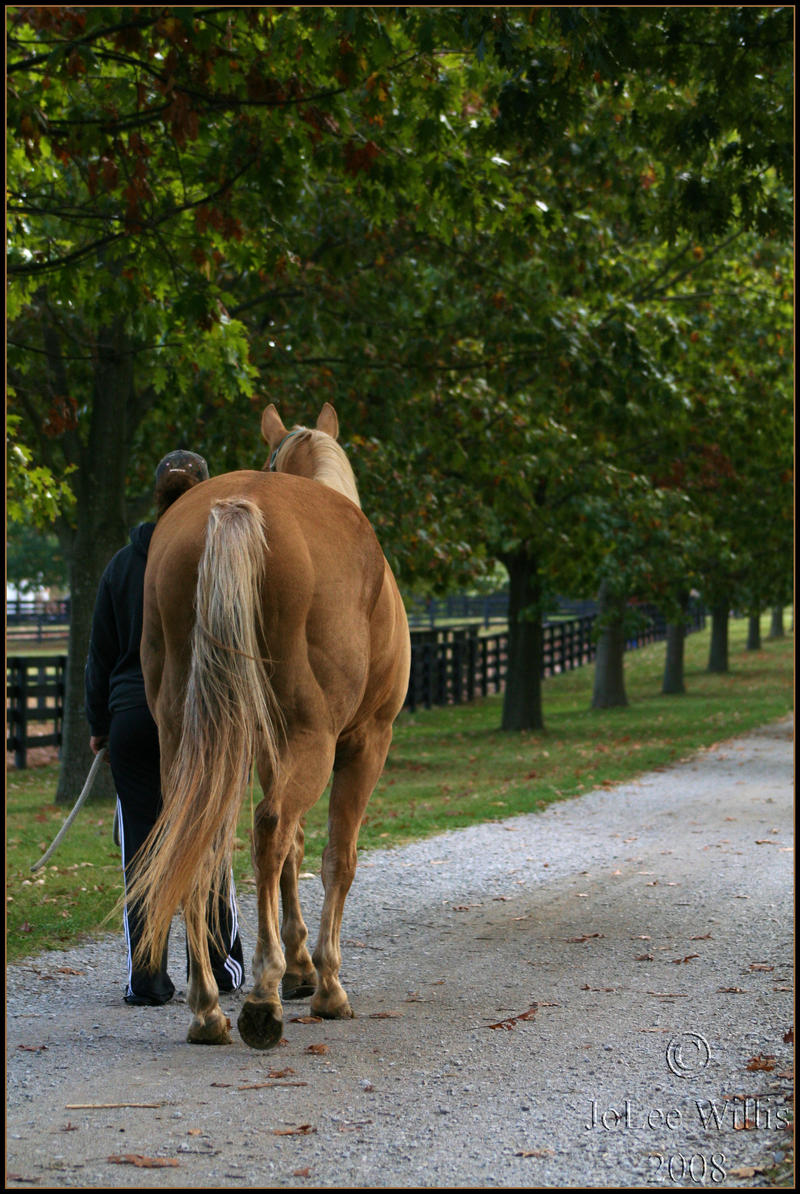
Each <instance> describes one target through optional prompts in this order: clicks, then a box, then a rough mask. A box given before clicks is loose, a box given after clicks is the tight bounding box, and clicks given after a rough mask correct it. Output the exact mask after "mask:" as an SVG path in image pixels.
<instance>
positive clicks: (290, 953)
mask: <svg viewBox="0 0 800 1194" xmlns="http://www.w3.org/2000/svg"><path fill="white" fill-rule="evenodd" d="M331 416H332V417H331ZM326 428H327V430H325V429H326ZM336 430H338V423H337V421H336V414H335V412H334V411H333V408H332V407H329V406H327V404H326V407H325V408H324V410H323V413H322V414H321V415H320V419H319V425H318V428H317V429H315V430H308V429H299V428H297V429H295V433H291V440H289V441H287V442H286V443H285V444H284V446H283V448H281V445H280V443H279V442H278V441H280V440H285V438H286V436H287V435H289V434H290V433H287V432H286V429H285V428H284V427H283V424H282V423H281V421H280V418H279V416H278V415H277V411H275V409H274V407H268V408H267V410H266V411H265V412H264V416H263V420H262V431H263V434H264V435H265V438H267V439H268V442H269V443H270V445H271V446H273V447H277V449H278V450H277V456H276V453H275V452H273V458H274V459H273V464H275V463H276V462H277V470H278V471H274V470H272V471H270V470H262V471H261V472H253V471H242V472H235V473H228V474H225V475H223V476H220V477H214V478H212V479H211V480H209V481H204V482H202V483H201V484H199V485H196V486H195V487H194V488H193V489H191V490H189V491H188V492H187V493H186V494H184V496H183V497H181V498H180V500H179V501H177V502H176V503H175V504H174V506H172V507H171V508H170V509H169V510H168V511H167V512H166V514H164V515H163V516H162V517H161V519H159V521H158V524H157V526H156V529H155V531H154V533H153V538H152V541H151V545H150V551H149V555H148V564H147V573H146V577H145V596H144V629H143V633H142V648H141V654H142V667H143V669H144V675H145V684H146V689H147V699H148V702H149V704H150V707H151V709H152V710H153V713H154V716H155V718H156V721H157V723H158V728H159V739H160V744H161V770H162V789H163V797H164V807H163V811H162V814H161V816H160V818H159V821H158V823H157V825H156V827H155V829H154V830H153V833H152V835H151V837H150V839H149V840H148V843H147V845H146V847H145V853H144V857H143V866H142V871H141V874H140V878H139V880H138V881H137V884H136V886H135V888H133V889H132V890H131V892H130V893H129V897H130V898H133V899H138V900H139V901H140V902H141V905H142V908H143V911H144V919H145V923H146V926H147V928H146V933H145V936H144V939H143V941H142V945H141V952H142V955H143V957H144V958H145V959H146V960H149V961H150V963H151V964H152V963H153V962H154V961H155V960H156V959H158V958H159V957H160V956H161V952H162V950H163V946H164V943H165V941H166V936H167V933H168V930H169V926H170V922H171V919H172V916H173V914H174V913H175V911H176V910H177V909H178V907H180V906H182V907H183V913H184V917H185V920H186V935H187V944H188V948H189V956H190V962H189V966H190V975H189V989H188V1002H189V1007H190V1008H191V1010H192V1013H193V1019H192V1023H191V1026H190V1028H189V1035H188V1039H189V1041H191V1042H197V1043H205V1044H225V1043H227V1042H228V1041H229V1040H230V1033H229V1021H228V1020H227V1017H226V1016H225V1015H224V1014H223V1012H222V1010H221V1009H220V1006H219V998H218V996H219V992H218V989H217V986H216V983H215V981H214V977H213V973H212V971H211V967H210V963H209V954H208V928H207V924H206V908H207V906H208V902H209V897H210V894H211V893H213V892H215V891H219V890H224V888H225V886H226V884H227V883H228V882H229V875H230V865H231V858H232V853H233V845H234V838H235V832H236V822H237V815H238V812H239V808H240V804H241V800H242V797H243V794H244V791H245V789H246V787H247V781H248V775H249V772H250V767H251V764H253V763H255V766H256V769H257V771H258V776H259V779H260V781H261V786H262V789H263V792H264V797H263V799H262V800H261V802H260V803H259V804H258V806H257V808H256V810H255V815H254V827H253V843H252V855H253V866H254V870H255V874H256V881H257V891H258V941H257V945H256V950H255V954H254V957H253V979H254V985H253V988H252V990H251V991H250V992H249V994H248V995H247V997H246V1000H245V1002H244V1005H243V1007H242V1010H241V1012H240V1014H239V1018H238V1028H239V1032H240V1033H241V1035H242V1037H243V1039H244V1040H245V1042H246V1043H247V1044H248V1045H250V1046H252V1047H253V1048H256V1049H268V1048H270V1047H272V1046H273V1045H275V1044H277V1043H278V1041H279V1040H280V1038H281V1031H282V1017H283V1012H282V1007H281V999H280V996H279V993H278V987H279V984H281V981H282V980H283V985H282V992H283V996H284V998H292V997H301V996H305V995H307V994H311V993H312V991H313V994H312V998H311V1011H312V1012H313V1013H314V1014H316V1015H319V1016H324V1017H328V1018H332V1019H336V1018H343V1017H347V1016H351V1015H352V1014H353V1013H352V1011H351V1009H350V1004H349V1002H348V999H347V995H346V993H345V991H344V989H343V987H342V986H341V984H340V982H339V977H338V974H339V966H340V963H341V953H340V946H339V936H340V928H341V921H342V912H343V908H344V901H345V896H346V895H347V892H348V890H349V888H350V884H351V883H352V881H353V876H354V874H355V868H356V843H357V839H358V831H359V828H360V825H361V821H362V818H363V816H364V811H365V809H366V806H367V801H368V800H369V797H370V795H371V794H372V791H373V788H374V787H375V784H376V783H377V781H378V778H379V776H380V774H381V771H382V769H383V766H384V763H385V761H386V755H387V753H388V750H389V744H390V741H391V736H392V724H393V722H394V719H395V717H396V716H397V714H398V712H399V710H400V709H401V707H402V705H403V701H404V699H405V695H406V691H407V685H408V672H409V659H410V644H409V634H408V622H407V619H406V615H405V610H404V608H403V603H402V600H401V598H400V594H399V592H398V589H397V585H396V583H395V580H394V577H393V575H392V573H391V570H390V569H389V566H388V564H387V562H386V560H385V557H384V555H383V552H382V551H381V549H380V546H379V544H378V541H377V539H376V538H375V534H374V532H373V530H372V528H371V527H370V525H369V523H368V521H367V519H366V518H365V516H364V515H363V514H362V513H361V510H360V508H359V504H358V494H357V491H356V488H355V482H354V480H353V479H352V477H353V474H352V470H351V469H350V465H349V463H348V461H347V458H346V456H345V454H344V452H343V451H342V449H341V448H340V447H339V445H338V444H337V443H336V441H335V438H334V437H333V435H332V434H330V433H329V432H335V431H336ZM292 442H293V443H294V447H295V448H296V451H297V460H296V461H295V462H294V464H293V460H291V459H289V452H288V449H289V447H290V445H291V444H292ZM301 447H302V449H303V450H302V452H301V451H300V449H301ZM295 468H296V469H297V470H298V471H299V472H302V474H303V475H293V474H294V472H295ZM320 480H323V483H322V484H320ZM334 485H335V487H334ZM337 489H339V490H342V492H337V491H336V490H337ZM345 493H349V496H345ZM331 772H333V783H332V785H331V792H330V805H329V814H328V844H327V846H326V847H325V851H324V854H323V860H322V882H323V886H324V900H323V906H322V913H321V918H320V927H319V937H318V940H317V944H316V947H315V949H314V954H313V959H312V956H311V955H310V954H309V952H308V949H307V947H306V940H307V931H306V927H305V924H304V923H303V918H302V914H301V912H300V905H299V900H298V896H297V876H298V871H299V869H300V864H301V862H302V857H303V830H302V822H303V818H304V816H305V814H306V812H307V811H308V809H309V808H310V807H311V806H312V805H313V804H314V803H315V802H316V801H317V800H318V799H319V797H320V796H321V795H322V793H323V791H324V790H325V787H326V785H327V782H328V779H329V777H330V774H331ZM281 896H282V897H283V909H284V916H283V927H282V933H283V947H282V945H281V931H280V924H279V901H280V898H281Z"/></svg>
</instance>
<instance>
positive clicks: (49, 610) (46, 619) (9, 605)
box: [6, 597, 70, 649]
mask: <svg viewBox="0 0 800 1194" xmlns="http://www.w3.org/2000/svg"><path fill="white" fill-rule="evenodd" d="M69 609H70V606H69V597H61V598H59V599H57V600H53V601H43V600H41V599H40V598H38V597H37V598H34V597H10V598H7V599H6V641H7V642H9V643H20V644H24V643H47V642H63V641H64V640H65V639H66V637H67V634H68V633H69ZM23 649H24V648H23Z"/></svg>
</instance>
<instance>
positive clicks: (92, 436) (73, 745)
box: [56, 330, 134, 804]
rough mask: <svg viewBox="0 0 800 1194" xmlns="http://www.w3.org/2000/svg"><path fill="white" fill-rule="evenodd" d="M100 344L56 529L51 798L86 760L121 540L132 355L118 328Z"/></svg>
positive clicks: (107, 785) (103, 781) (82, 771)
mask: <svg viewBox="0 0 800 1194" xmlns="http://www.w3.org/2000/svg"><path fill="white" fill-rule="evenodd" d="M101 341H102V342H101V343H99V344H98V348H97V356H96V364H95V372H94V391H95V393H94V401H93V403H92V408H91V409H92V415H91V426H90V429H89V435H88V440H87V442H86V444H85V445H84V446H83V448H82V460H81V467H80V469H79V470H78V472H77V474H76V476H77V478H78V481H77V487H76V505H75V509H74V511H73V516H74V518H75V520H76V526H75V529H74V530H72V531H71V532H69V531H67V532H62V539H65V538H69V539H70V540H71V544H70V551H69V554H68V558H69V560H70V611H71V617H70V629H69V655H68V660H67V675H66V691H65V694H64V726H63V741H62V748H61V771H60V774H59V777H58V789H57V792H56V801H58V802H59V803H69V804H72V803H73V802H74V801H75V799H76V797H77V796H78V794H79V793H80V790H81V788H82V787H83V783H84V780H85V779H86V773H87V771H88V769H89V767H90V765H91V761H92V758H93V756H92V753H91V751H90V750H89V726H88V723H87V721H86V715H85V711H84V684H83V673H84V667H85V664H86V656H87V653H88V649H89V633H90V629H91V622H92V612H93V610H94V602H95V597H96V594H97V586H98V583H99V580H100V577H101V575H102V573H103V570H104V568H105V566H106V564H107V563H108V562H109V560H110V559H111V557H112V555H113V554H114V552H116V551H118V550H119V549H120V548H121V547H123V546H124V545H125V543H126V541H127V532H128V528H127V526H126V519H125V473H126V469H127V464H128V454H129V449H130V441H129V435H130V432H131V430H132V429H131V427H130V426H129V422H130V418H129V415H130V411H131V409H133V407H134V403H133V401H132V386H133V366H132V361H133V356H132V354H131V353H130V352H126V351H125V347H126V344H125V341H124V336H123V335H121V334H119V335H118V334H117V333H116V332H115V331H113V330H110V331H108V332H107V333H106V334H105V336H103V337H101ZM113 790H114V789H113V783H112V780H111V772H110V770H108V769H107V768H105V767H103V768H101V770H100V773H99V775H98V779H97V785H96V787H95V791H94V794H95V795H98V796H111V795H112V794H113Z"/></svg>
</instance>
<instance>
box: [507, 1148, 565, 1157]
mask: <svg viewBox="0 0 800 1194" xmlns="http://www.w3.org/2000/svg"><path fill="white" fill-rule="evenodd" d="M514 1156H515V1157H554V1156H555V1151H554V1150H553V1149H552V1148H521V1149H519V1150H518V1151H517V1152H515V1153H514Z"/></svg>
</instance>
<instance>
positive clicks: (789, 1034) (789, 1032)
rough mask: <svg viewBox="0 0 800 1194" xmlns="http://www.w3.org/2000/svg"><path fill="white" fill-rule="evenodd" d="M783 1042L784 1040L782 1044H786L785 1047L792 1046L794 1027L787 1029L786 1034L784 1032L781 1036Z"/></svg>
mask: <svg viewBox="0 0 800 1194" xmlns="http://www.w3.org/2000/svg"><path fill="white" fill-rule="evenodd" d="M783 1040H784V1044H786V1045H793V1044H794V1027H792V1028H787V1030H786V1032H784V1034H783Z"/></svg>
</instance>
